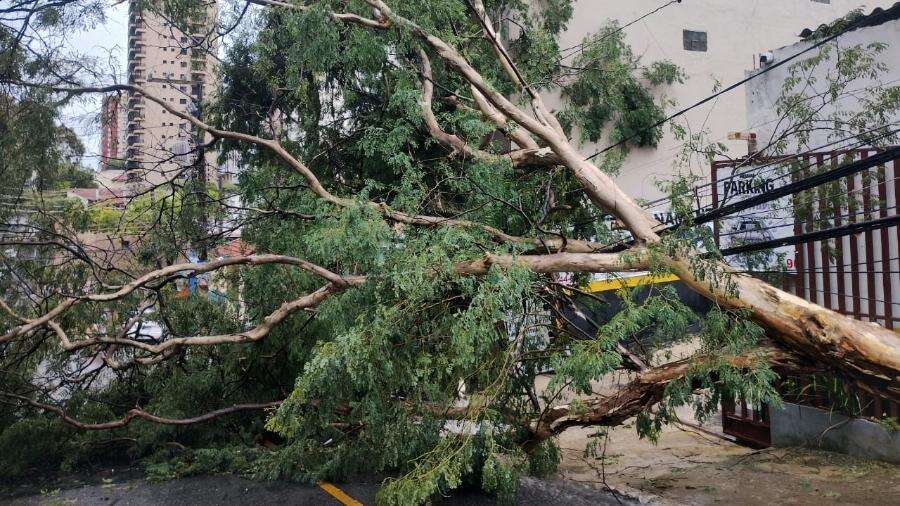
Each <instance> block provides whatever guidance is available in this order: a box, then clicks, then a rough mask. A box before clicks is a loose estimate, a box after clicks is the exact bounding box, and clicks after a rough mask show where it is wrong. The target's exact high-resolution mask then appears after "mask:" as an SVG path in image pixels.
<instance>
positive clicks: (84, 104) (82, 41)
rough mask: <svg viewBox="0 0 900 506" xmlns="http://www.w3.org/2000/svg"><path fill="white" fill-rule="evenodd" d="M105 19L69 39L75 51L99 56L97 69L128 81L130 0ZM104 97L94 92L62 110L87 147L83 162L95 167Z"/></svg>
mask: <svg viewBox="0 0 900 506" xmlns="http://www.w3.org/2000/svg"><path fill="white" fill-rule="evenodd" d="M106 16H107V19H106V22H105V23H104V24H102V25H99V26H96V27H94V28H93V29H91V30H87V31H79V32H77V33H73V35H72V37H70V38H69V39H67V40H66V43H67V45H68V46H69V49H70V50H71V51H73V52H75V53H80V54H83V55H89V56H91V57H93V58H96V59H97V64H98V69H101V70H104V71H106V72H107V73H108V74H110V81H111V80H112V74H113V73H115V74H117V79H118V80H119V81H120V82H124V81H125V58H126V50H127V44H128V40H127V36H128V2H122V3H120V4H118V5H115V6H113V7H110V8H108V9H107V10H106ZM101 101H102V97H101V96H100V95H97V94H92V95H91V96H89V97H86V98H85V99H84V100H83V101H81V102H77V103H73V104H71V105H69V106H68V107H67V108H66V109H65V110H64V111H63V117H62V118H61V120H62V122H63V123H64V124H65V125H67V126H69V127H70V128H72V129H74V130H75V131H76V132H77V133H78V134H79V136H80V137H81V140H82V142H84V147H85V158H84V165H86V166H87V167H90V168H92V169H96V168H97V167H98V165H99V151H100V125H99V122H98V117H99V113H100V103H101Z"/></svg>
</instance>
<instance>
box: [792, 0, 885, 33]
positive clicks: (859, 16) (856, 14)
mask: <svg viewBox="0 0 900 506" xmlns="http://www.w3.org/2000/svg"><path fill="white" fill-rule="evenodd" d="M896 19H900V2H897V3H895V4H894V5H892V6H890V7H888V8H887V9H882V8H881V7H877V8H875V9H874V10H873V11H872V12H870V13H869V14H863V13H862V11H860V10H857V11H853V12H851V13H850V14H848V15H846V16H844V17H842V18H840V19H838V20H835V21H833V22H831V23H829V24H823V25H819V27H818V28H815V29H813V28H804V29H803V31H802V32H800V38H802V39H803V40H809V39H818V38H821V37H827V36H829V35H831V34H833V33H836V32H837V31H839V30H843V29H845V28H846V27H847V26H848V25H853V28H851V29H850V30H849V31H853V30H857V29H859V28H865V27H867V26H878V25H880V24H882V23H886V22H888V21H894V20H896Z"/></svg>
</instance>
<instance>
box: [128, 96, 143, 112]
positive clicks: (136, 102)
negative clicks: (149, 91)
mask: <svg viewBox="0 0 900 506" xmlns="http://www.w3.org/2000/svg"><path fill="white" fill-rule="evenodd" d="M143 106H144V97H141V96H140V95H132V96H131V97H129V98H128V108H129V109H136V108H139V107H143Z"/></svg>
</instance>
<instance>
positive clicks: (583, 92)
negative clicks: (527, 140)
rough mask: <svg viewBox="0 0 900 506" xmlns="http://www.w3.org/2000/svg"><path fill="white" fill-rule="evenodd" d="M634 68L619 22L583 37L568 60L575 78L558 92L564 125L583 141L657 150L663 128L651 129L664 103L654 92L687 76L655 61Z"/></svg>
mask: <svg viewBox="0 0 900 506" xmlns="http://www.w3.org/2000/svg"><path fill="white" fill-rule="evenodd" d="M638 67H640V64H639V58H638V57H636V56H635V55H634V53H633V52H632V51H631V48H630V47H629V46H628V45H627V44H626V43H625V41H624V34H623V32H622V31H621V30H620V29H619V25H618V23H616V22H614V21H611V22H609V23H607V24H606V25H605V26H604V27H603V28H601V29H600V31H599V32H597V33H596V34H593V35H591V36H588V37H586V38H585V39H584V40H583V41H582V43H581V49H580V50H578V51H577V53H576V56H575V57H574V59H573V60H572V69H573V71H575V72H576V74H575V76H574V79H572V82H571V83H569V84H567V85H566V86H564V87H563V88H562V92H563V95H564V97H565V99H566V108H565V110H564V111H563V113H562V119H563V120H564V123H565V124H566V125H568V126H569V127H570V128H577V132H578V135H579V136H580V138H581V140H582V141H591V142H597V141H598V140H599V139H600V138H601V137H602V136H604V135H608V136H609V139H610V140H611V141H614V142H615V141H619V140H621V139H629V142H630V143H631V144H633V145H635V146H656V143H657V142H659V139H660V138H662V130H661V128H659V127H656V128H650V127H651V126H653V125H654V124H656V123H657V122H659V121H661V120H662V119H663V118H664V117H665V111H664V108H665V106H666V105H667V104H668V102H667V101H666V100H665V99H661V100H658V99H657V98H655V97H654V96H653V94H652V91H653V88H656V87H660V86H663V85H672V84H674V83H676V82H677V83H683V82H684V79H685V75H684V72H683V71H682V70H681V69H680V68H678V67H677V66H675V65H674V64H672V63H671V62H668V61H658V62H653V63H651V64H650V65H649V66H648V67H646V68H644V69H643V71H642V73H641V75H640V76H636V75H635V74H634V72H633V69H634V68H638ZM641 80H642V81H643V82H641ZM648 86H649V87H648ZM609 124H612V127H611V129H610V130H609V131H607V126H608V125H609Z"/></svg>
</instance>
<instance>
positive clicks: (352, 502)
mask: <svg viewBox="0 0 900 506" xmlns="http://www.w3.org/2000/svg"><path fill="white" fill-rule="evenodd" d="M318 485H319V487H321V488H322V490H324V491H325V492H328V494H329V495H331V497H334V498H335V499H337V500H338V502H340V503H341V504H343V505H344V506H363V503H361V502H359V501H357V500H356V499H354V498H352V497H350V496H349V495H347V494H346V493H345V492H344V491H343V490H341V489H339V488H337V487H335V486H334V485H332V484H331V483H328V482H327V481H320V482H319V483H318Z"/></svg>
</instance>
